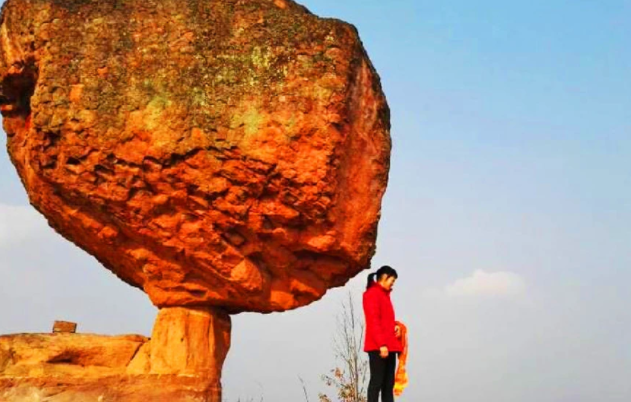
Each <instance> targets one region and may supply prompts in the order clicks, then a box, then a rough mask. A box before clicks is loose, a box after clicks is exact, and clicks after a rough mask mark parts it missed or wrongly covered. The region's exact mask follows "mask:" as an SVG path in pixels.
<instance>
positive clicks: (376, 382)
mask: <svg viewBox="0 0 631 402" xmlns="http://www.w3.org/2000/svg"><path fill="white" fill-rule="evenodd" d="M368 361H369V364H370V382H369V383H368V402H379V393H381V401H382V402H394V374H395V371H396V368H397V355H396V354H395V353H392V352H390V353H389V354H388V357H386V358H385V359H384V358H383V357H381V356H379V352H378V351H374V352H368Z"/></svg>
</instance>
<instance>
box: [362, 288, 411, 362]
mask: <svg viewBox="0 0 631 402" xmlns="http://www.w3.org/2000/svg"><path fill="white" fill-rule="evenodd" d="M363 304H364V316H365V318H366V340H365V342H364V351H365V352H370V351H375V350H379V348H380V347H382V346H386V347H387V348H388V350H389V351H390V352H401V351H402V350H403V347H402V346H401V341H400V340H399V339H397V337H396V335H395V333H394V325H395V324H394V308H393V307H392V301H390V291H389V290H386V289H385V288H384V287H383V286H381V285H380V284H379V283H377V282H375V283H373V284H372V285H371V286H370V288H368V289H367V290H366V291H365V292H364V300H363Z"/></svg>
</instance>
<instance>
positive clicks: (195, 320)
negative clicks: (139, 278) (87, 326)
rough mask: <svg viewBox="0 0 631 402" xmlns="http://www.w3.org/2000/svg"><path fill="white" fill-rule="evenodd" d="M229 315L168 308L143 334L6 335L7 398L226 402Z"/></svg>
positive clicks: (2, 342)
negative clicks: (223, 393) (223, 396)
mask: <svg viewBox="0 0 631 402" xmlns="http://www.w3.org/2000/svg"><path fill="white" fill-rule="evenodd" d="M230 326H231V325H230V316H228V315H227V314H226V313H224V312H221V311H215V310H209V309H199V310H192V309H185V308H167V309H163V310H161V311H160V312H159V313H158V318H157V319H156V322H155V325H154V329H153V332H152V336H151V339H148V338H146V337H143V336H140V335H123V336H104V335H91V334H73V333H54V334H17V335H4V336H0V401H3V402H40V401H47V402H66V401H67V402H71V401H72V402H83V401H99V402H136V401H137V402H147V401H169V402H171V401H173V402H189V401H190V402H193V401H195V402H221V368H222V366H223V363H224V360H225V358H226V355H227V353H228V349H229V347H230Z"/></svg>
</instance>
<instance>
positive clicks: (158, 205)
mask: <svg viewBox="0 0 631 402" xmlns="http://www.w3.org/2000/svg"><path fill="white" fill-rule="evenodd" d="M0 30H1V35H0V102H1V103H2V107H1V110H2V114H3V116H4V119H3V120H4V128H5V131H6V132H7V135H8V149H9V153H10V155H11V159H12V161H13V163H14V165H15V166H16V168H17V170H18V173H19V175H20V177H21V179H22V181H23V183H24V186H25V187H26V190H27V192H28V195H29V197H30V201H31V203H32V204H33V205H34V206H35V207H36V208H37V209H38V210H39V211H40V212H41V213H42V214H44V215H45V216H46V218H47V219H48V221H49V223H50V225H51V226H52V227H53V228H54V229H55V230H57V231H58V232H59V233H61V234H62V235H63V236H64V237H66V238H67V239H69V240H71V241H73V242H74V243H75V244H77V245H78V246H79V247H81V248H83V249H84V250H86V251H87V252H88V253H90V254H92V255H94V256H95V257H96V258H97V259H98V260H99V261H100V262H101V263H102V264H103V265H104V266H105V267H107V268H108V269H109V270H111V271H112V272H114V273H115V274H116V275H118V276H119V277H120V278H121V279H122V280H124V281H125V282H127V283H129V284H131V285H133V286H136V287H139V288H142V289H143V290H144V291H145V292H146V293H147V294H148V295H149V297H150V298H151V300H152V301H153V303H154V304H155V305H157V306H159V307H165V306H217V307H221V308H223V309H225V311H227V312H229V313H238V312H242V311H258V312H271V311H283V310H287V309H292V308H297V307H300V306H303V305H306V304H308V303H310V302H313V301H314V300H317V299H319V298H320V297H322V296H323V295H324V293H325V292H326V291H327V289H329V288H331V287H335V286H341V285H343V284H344V283H346V281H348V279H349V278H351V277H353V276H354V275H356V274H357V273H358V272H360V271H361V270H362V269H365V268H367V267H368V266H369V263H370V259H371V257H372V255H373V254H374V250H375V238H376V231H377V224H378V220H379V211H380V205H381V198H382V195H383V193H384V191H385V188H386V183H387V176H388V168H389V155H390V137H389V110H388V107H387V104H386V100H385V97H384V95H383V93H382V90H381V87H380V82H379V78H378V75H377V73H376V72H375V70H374V68H373V66H372V65H371V63H370V61H369V59H368V57H367V55H366V53H365V51H364V49H363V47H362V44H361V41H360V39H359V37H358V35H357V32H356V30H355V28H354V27H353V26H351V25H349V24H346V23H343V22H341V21H338V20H334V19H321V18H318V17H317V16H315V15H313V14H311V13H310V12H308V11H307V10H306V9H305V8H304V7H302V6H299V5H298V4H296V3H294V2H292V1H289V0H276V1H272V0H251V1H237V0H225V1H208V0H159V1H157V0H130V1H124V2H123V1H97V0H81V1H78V0H7V1H6V3H5V4H4V6H3V10H2V17H1V24H0Z"/></svg>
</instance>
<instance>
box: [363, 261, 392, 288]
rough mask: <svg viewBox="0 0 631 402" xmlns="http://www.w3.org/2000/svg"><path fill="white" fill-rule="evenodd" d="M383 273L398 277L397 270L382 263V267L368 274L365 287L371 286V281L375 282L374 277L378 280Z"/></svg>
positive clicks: (387, 275)
mask: <svg viewBox="0 0 631 402" xmlns="http://www.w3.org/2000/svg"><path fill="white" fill-rule="evenodd" d="M384 275H385V276H386V277H391V276H394V277H395V278H398V277H399V275H398V274H397V271H396V270H395V269H394V268H392V267H390V266H388V265H384V266H383V267H381V268H379V269H378V270H377V272H373V273H372V274H370V275H368V283H367V284H366V289H368V288H369V287H371V286H372V284H373V283H375V278H376V279H377V280H379V279H381V277H382V276H384Z"/></svg>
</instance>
